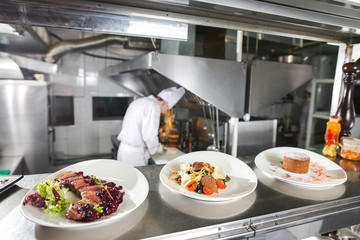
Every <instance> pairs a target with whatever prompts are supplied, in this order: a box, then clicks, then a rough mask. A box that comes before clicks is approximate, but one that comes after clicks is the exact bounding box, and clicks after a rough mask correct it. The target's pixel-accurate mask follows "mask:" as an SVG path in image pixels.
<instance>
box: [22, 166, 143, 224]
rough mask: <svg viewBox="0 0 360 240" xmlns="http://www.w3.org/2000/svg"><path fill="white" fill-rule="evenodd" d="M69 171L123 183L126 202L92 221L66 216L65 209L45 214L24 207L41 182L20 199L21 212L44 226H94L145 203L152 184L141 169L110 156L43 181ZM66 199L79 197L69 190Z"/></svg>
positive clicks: (64, 169) (40, 210) (31, 207)
mask: <svg viewBox="0 0 360 240" xmlns="http://www.w3.org/2000/svg"><path fill="white" fill-rule="evenodd" d="M67 171H74V172H78V171H83V172H84V175H94V176H96V177H97V178H100V179H104V180H106V181H111V182H114V183H115V184H116V185H120V186H122V187H123V190H122V191H124V192H125V195H124V198H123V202H122V203H121V204H120V205H119V207H118V209H117V211H116V212H115V213H113V214H111V215H109V216H104V217H101V218H100V219H98V220H95V221H92V222H78V221H74V220H70V219H67V218H66V217H65V213H66V210H65V211H63V212H62V213H59V214H48V213H44V211H43V210H42V209H40V208H36V207H33V206H31V205H26V206H23V204H22V203H23V201H24V200H25V198H26V197H27V196H28V195H30V194H33V193H35V190H36V187H37V184H38V183H37V184H36V185H35V186H34V187H33V188H32V189H30V190H29V192H28V193H27V194H26V195H25V197H24V198H23V199H22V201H21V212H22V214H23V215H24V216H25V217H26V218H27V219H29V220H31V221H33V222H35V223H37V224H39V225H42V226H47V227H56V228H79V227H89V226H94V225H97V224H102V223H106V222H110V221H114V220H116V219H119V218H121V217H122V216H124V215H127V214H129V213H130V212H132V211H133V210H135V209H136V208H138V207H139V206H140V205H141V204H142V202H143V201H144V200H145V199H146V197H147V195H148V193H149V183H148V181H147V180H146V178H145V176H144V175H143V174H142V173H141V172H140V171H139V170H137V169H136V168H134V167H133V166H131V165H129V164H126V163H123V162H120V161H117V160H110V159H99V160H90V161H84V162H80V163H77V164H73V165H71V166H68V167H66V168H63V169H61V170H59V171H57V172H55V173H53V174H50V175H49V176H47V177H46V178H45V179H43V180H42V181H44V180H46V179H51V180H53V179H54V178H57V177H59V176H60V175H61V174H62V173H64V172H67ZM66 198H67V199H68V200H69V201H70V202H72V201H76V200H78V199H80V198H79V197H77V196H76V195H75V194H74V193H71V192H68V193H67V195H66Z"/></svg>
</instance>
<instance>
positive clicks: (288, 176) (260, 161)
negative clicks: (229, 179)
mask: <svg viewBox="0 0 360 240" xmlns="http://www.w3.org/2000/svg"><path fill="white" fill-rule="evenodd" d="M287 152H299V153H305V154H306V155H308V156H309V157H310V167H309V172H307V173H305V174H299V173H292V172H288V171H286V170H284V169H283V168H282V162H283V159H284V154H285V153H287ZM311 163H315V164H316V163H317V164H319V165H320V166H322V167H325V172H326V173H327V174H326V176H327V177H326V178H325V180H322V179H321V178H319V175H318V174H317V173H316V172H315V169H314V168H313V167H311ZM255 164H256V166H257V167H258V168H259V169H260V170H262V171H263V172H264V173H265V174H268V175H270V176H272V177H274V178H276V179H278V180H281V181H284V182H287V183H291V184H296V185H299V186H303V187H332V186H336V185H339V184H342V183H344V182H346V180H347V175H346V173H345V171H344V170H343V169H342V168H341V167H340V166H339V165H337V164H336V163H334V162H333V161H331V160H329V159H328V158H326V157H324V156H322V155H320V154H317V153H315V152H311V151H308V150H305V149H302V148H294V147H277V148H271V149H268V150H265V151H263V152H261V153H259V154H258V155H257V156H256V158H255Z"/></svg>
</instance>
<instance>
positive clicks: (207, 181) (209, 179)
mask: <svg viewBox="0 0 360 240" xmlns="http://www.w3.org/2000/svg"><path fill="white" fill-rule="evenodd" d="M201 185H203V186H209V187H211V189H212V190H214V192H216V193H217V192H219V190H218V187H217V185H216V180H215V178H214V177H213V176H210V175H205V176H203V177H202V178H201Z"/></svg>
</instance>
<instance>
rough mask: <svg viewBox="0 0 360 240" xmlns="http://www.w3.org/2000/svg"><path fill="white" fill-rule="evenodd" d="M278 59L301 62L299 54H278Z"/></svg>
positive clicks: (286, 61) (287, 61) (285, 61)
mask: <svg viewBox="0 0 360 240" xmlns="http://www.w3.org/2000/svg"><path fill="white" fill-rule="evenodd" d="M278 60H279V62H281V63H302V58H301V56H297V55H285V56H280V57H279V59H278Z"/></svg>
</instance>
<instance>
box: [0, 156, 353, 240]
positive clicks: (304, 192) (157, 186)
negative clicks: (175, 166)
mask: <svg viewBox="0 0 360 240" xmlns="http://www.w3.org/2000/svg"><path fill="white" fill-rule="evenodd" d="M241 159H242V160H243V161H245V162H246V163H248V165H249V166H250V167H252V168H253V169H254V171H255V173H256V175H257V177H258V179H259V183H258V186H257V188H256V190H255V191H254V192H253V193H252V194H250V195H249V196H246V197H244V198H241V199H238V200H235V201H230V202H222V203H220V202H202V201H198V200H193V199H190V198H187V197H184V196H181V195H177V194H175V193H172V192H170V191H169V190H167V189H166V188H165V187H164V186H163V185H162V184H161V182H160V180H159V172H160V170H161V168H162V166H163V165H153V166H146V167H139V168H138V169H139V170H140V171H141V172H142V173H143V174H144V175H145V177H146V178H147V180H148V181H149V185H150V189H149V194H148V197H147V199H146V200H145V201H144V203H143V204H142V205H141V206H140V207H138V208H137V209H136V210H135V211H133V212H132V213H131V214H129V215H127V216H124V217H123V218H121V219H119V220H117V221H115V222H112V223H108V224H99V225H98V226H94V227H91V228H87V229H73V230H70V229H55V228H48V227H43V226H39V225H37V224H35V223H33V222H31V221H29V220H27V219H25V218H24V217H23V216H22V214H21V213H20V204H21V199H22V197H23V196H24V195H25V194H26V193H27V191H28V189H29V188H31V187H33V186H34V184H35V183H36V182H37V181H39V180H42V179H43V178H45V177H46V175H47V174H40V175H28V176H24V178H23V179H22V180H21V181H19V182H18V183H17V184H16V185H15V186H14V187H12V188H11V189H9V190H8V191H6V192H5V193H3V194H2V195H0V238H1V239H49V238H51V239H88V240H89V239H141V238H152V239H171V238H173V239H188V238H201V239H218V238H235V237H236V238H237V239H242V238H251V239H287V240H288V239H302V238H306V237H310V236H314V235H317V234H319V233H324V232H329V231H332V230H336V229H340V228H344V227H347V226H351V225H355V224H359V223H360V217H359V216H360V187H359V184H360V178H359V176H360V173H359V172H358V171H354V170H352V169H355V170H356V169H358V170H359V169H360V168H359V167H356V165H355V167H354V164H359V165H360V163H356V162H355V163H353V162H350V161H346V162H341V164H340V165H342V166H344V168H345V169H348V170H346V171H347V174H348V177H349V178H348V181H347V182H346V183H344V184H342V185H339V186H335V187H332V188H326V189H307V188H301V187H297V186H294V185H289V184H286V183H283V182H280V181H277V180H273V179H272V178H269V177H267V176H265V175H264V174H263V173H262V172H260V170H259V169H257V168H256V167H255V166H254V164H253V159H254V158H253V157H245V158H241ZM342 161H343V160H342ZM337 163H340V160H337Z"/></svg>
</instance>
